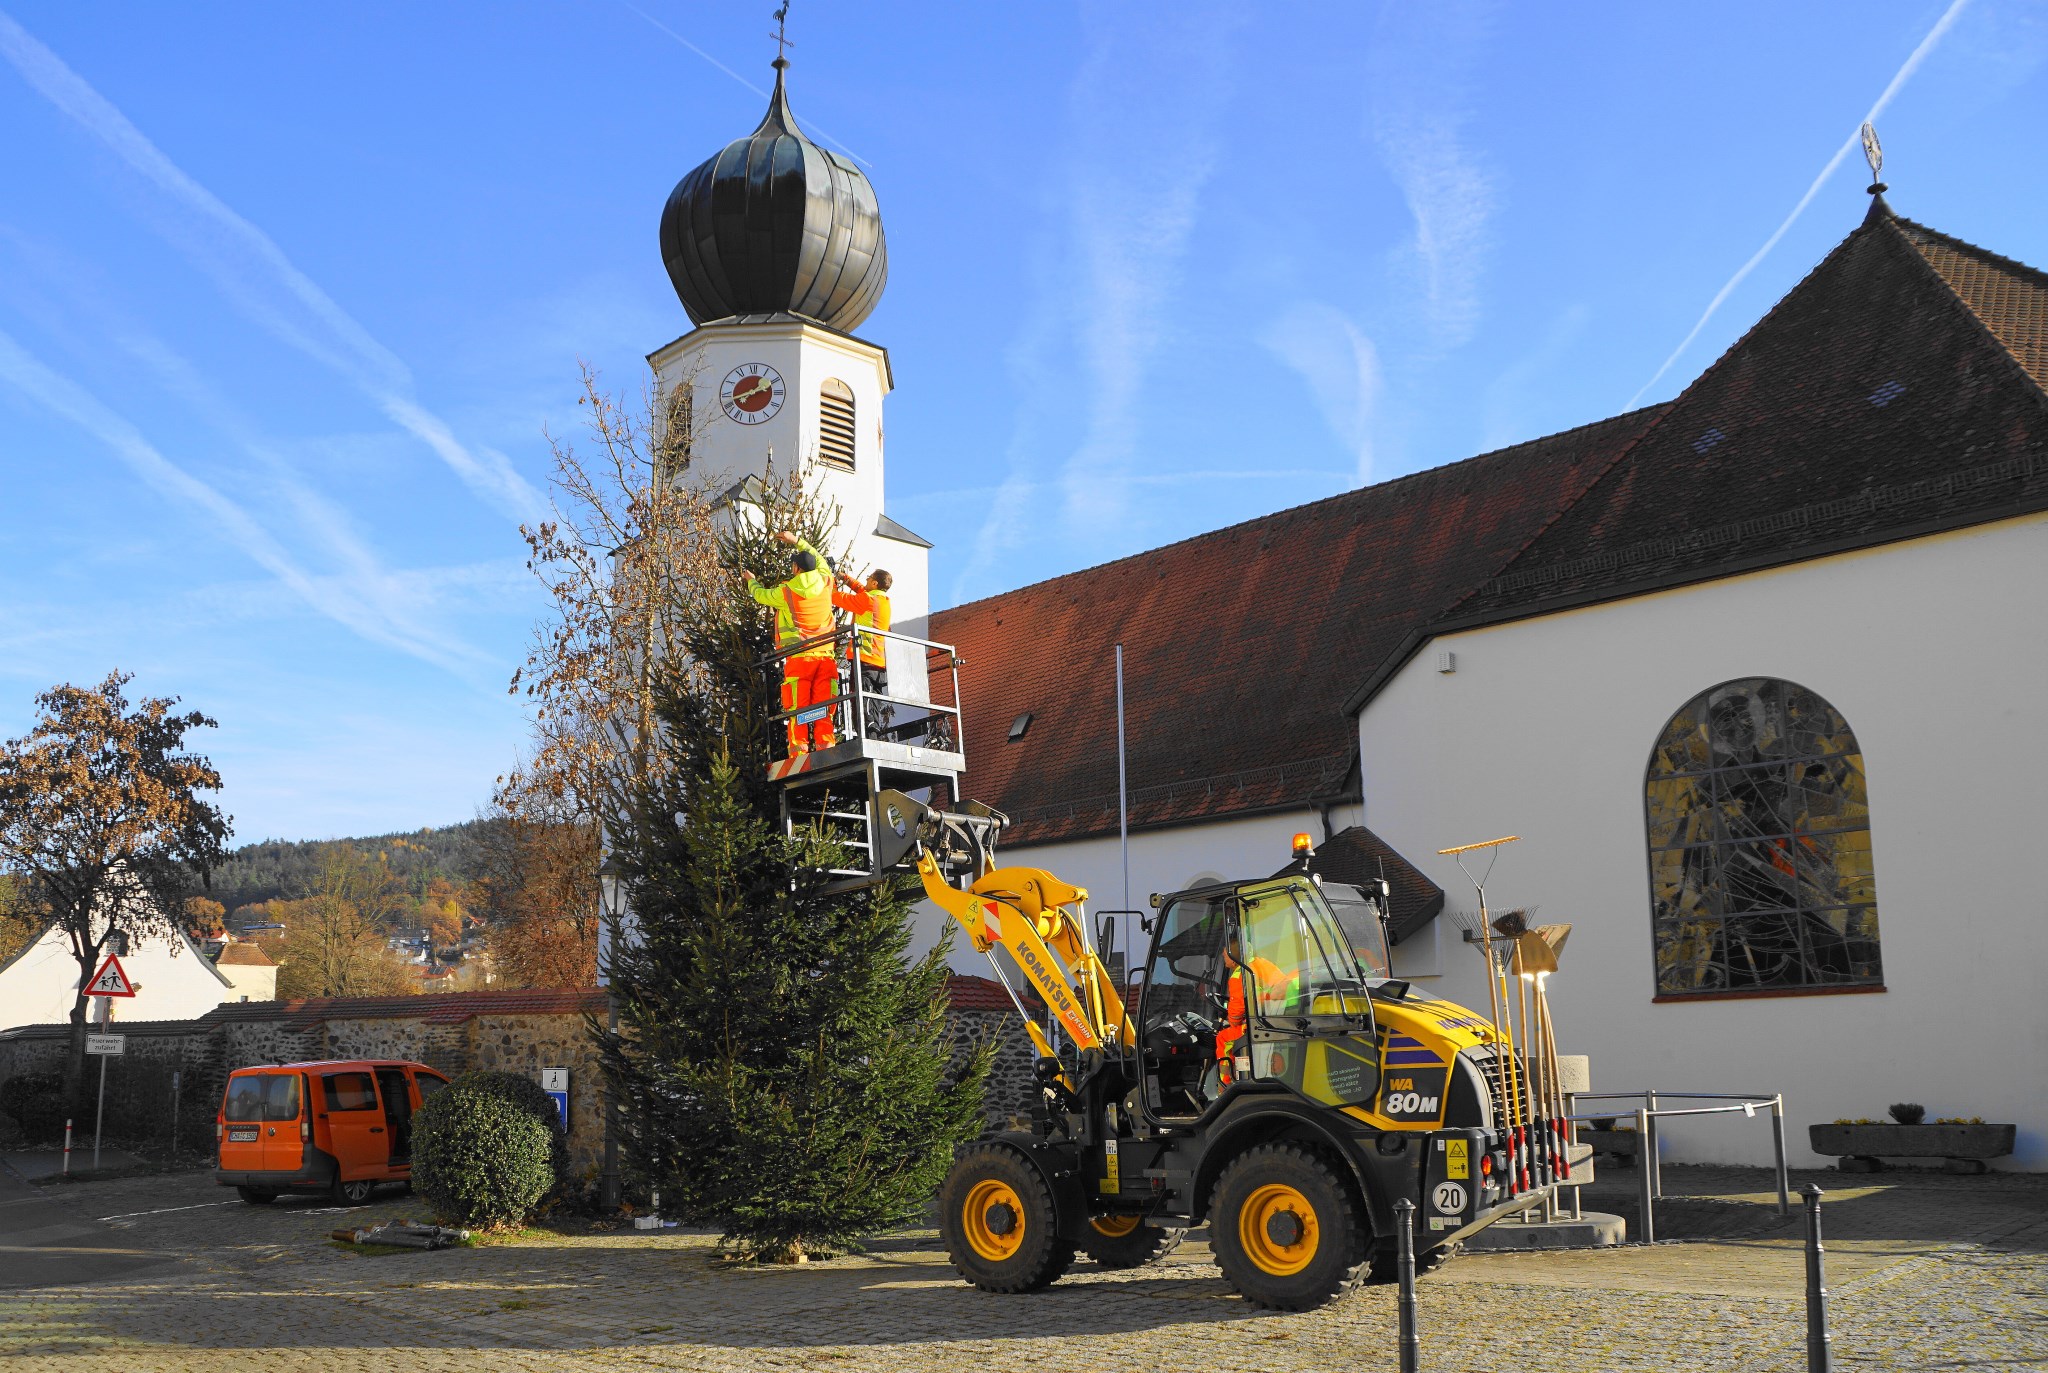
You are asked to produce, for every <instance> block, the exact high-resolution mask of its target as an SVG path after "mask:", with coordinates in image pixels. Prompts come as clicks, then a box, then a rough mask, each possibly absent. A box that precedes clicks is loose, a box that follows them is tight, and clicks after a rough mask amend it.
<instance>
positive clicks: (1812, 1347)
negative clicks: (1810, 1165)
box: [1799, 1182, 1835, 1373]
mask: <svg viewBox="0 0 2048 1373" xmlns="http://www.w3.org/2000/svg"><path fill="white" fill-rule="evenodd" d="M1799 1194H1800V1195H1801V1196H1803V1197H1805V1198H1806V1369H1807V1373H1833V1370H1834V1367H1835V1349H1834V1336H1832V1335H1830V1334H1829V1333H1828V1289H1827V1279H1826V1275H1825V1273H1824V1271H1823V1270H1822V1267H1821V1252H1822V1251H1821V1244H1820V1199H1821V1190H1820V1188H1819V1186H1817V1185H1816V1184H1814V1183H1811V1182H1809V1183H1807V1184H1806V1186H1804V1187H1802V1188H1800V1189H1799Z"/></svg>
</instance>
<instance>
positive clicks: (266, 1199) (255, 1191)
mask: <svg viewBox="0 0 2048 1373" xmlns="http://www.w3.org/2000/svg"><path fill="white" fill-rule="evenodd" d="M235 1191H237V1192H239V1193H240V1194H241V1196H242V1200H243V1201H246V1202H248V1203H249V1204H250V1205H251V1206H268V1205H270V1203H271V1202H273V1201H276V1200H277V1193H275V1192H273V1191H271V1190H270V1189H269V1188H268V1187H237V1188H236V1189H235Z"/></svg>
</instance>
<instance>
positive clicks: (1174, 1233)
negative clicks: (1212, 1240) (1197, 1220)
mask: <svg viewBox="0 0 2048 1373" xmlns="http://www.w3.org/2000/svg"><path fill="white" fill-rule="evenodd" d="M1187 1233H1188V1232H1187V1231H1186V1230H1185V1229H1178V1228H1176V1229H1172V1230H1168V1229H1163V1228H1162V1227H1160V1226H1157V1225H1147V1224H1145V1222H1144V1221H1143V1220H1142V1219H1140V1218H1139V1217H1137V1216H1090V1217H1089V1218H1088V1229H1087V1231H1086V1232H1085V1233H1083V1234H1082V1236H1081V1252H1082V1253H1084V1254H1086V1255H1087V1256H1088V1257H1089V1258H1091V1259H1094V1260H1095V1262H1096V1263H1097V1264H1098V1265H1099V1266H1101V1267H1103V1268H1143V1267H1144V1266H1145V1265H1146V1264H1148V1263H1157V1262H1159V1260H1161V1259H1163V1258H1165V1257H1166V1256H1167V1255H1168V1254H1171V1253H1172V1252H1173V1251H1174V1250H1176V1249H1178V1248H1180V1242H1181V1241H1182V1240H1183V1239H1185V1238H1186V1237H1187Z"/></svg>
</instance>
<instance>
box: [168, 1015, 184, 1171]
mask: <svg viewBox="0 0 2048 1373" xmlns="http://www.w3.org/2000/svg"><path fill="white" fill-rule="evenodd" d="M179 1047H180V1048H183V1047H184V1046H183V1044H182V1043H181V1044H180V1045H179ZM178 1078H179V1073H178V1070H177V1069H176V1068H173V1069H171V1158H172V1159H174V1160H175V1159H176V1158H177V1157H178V1085H179V1084H178Z"/></svg>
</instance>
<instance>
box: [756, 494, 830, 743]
mask: <svg viewBox="0 0 2048 1373" xmlns="http://www.w3.org/2000/svg"><path fill="white" fill-rule="evenodd" d="M775 537H776V540H777V541H778V542H780V543H783V544H786V545H788V546H789V548H790V549H791V550H792V551H791V553H790V555H789V580H788V581H786V582H783V583H781V584H780V585H778V586H763V585H762V584H761V583H760V582H758V581H756V580H755V579H754V574H753V573H751V572H749V573H747V574H745V575H746V579H747V594H748V595H750V596H752V597H753V598H754V599H755V600H756V601H758V602H760V603H761V604H762V605H765V606H769V607H771V608H773V610H774V611H775V647H776V648H777V649H778V650H786V649H789V648H791V647H792V646H794V645H796V644H800V643H803V642H804V641H805V640H806V639H817V638H820V637H821V636H824V635H828V634H830V633H831V632H832V627H833V621H832V577H831V575H830V574H829V573H828V572H826V570H825V556H824V555H823V554H822V553H820V552H818V550H817V549H815V548H813V547H811V546H810V544H808V543H806V542H804V540H802V539H800V538H798V537H797V536H796V535H794V534H792V533H790V532H789V531H788V530H787V529H780V530H777V531H776V533H775ZM838 694H839V665H838V661H837V658H836V656H835V655H834V654H833V652H832V641H831V640H830V639H825V641H824V642H823V643H817V644H812V645H811V646H810V647H809V648H806V649H804V650H803V651H802V652H800V653H793V654H791V655H790V656H789V657H787V658H785V659H783V660H782V708H783V709H784V710H789V711H797V712H802V711H803V710H804V708H805V707H807V706H812V705H816V704H817V703H818V702H820V701H829V700H831V699H832V698H833V697H834V696H836V695H838ZM838 741H839V736H838V731H837V730H836V729H834V727H833V724H832V710H831V708H830V707H827V708H826V709H825V711H824V714H823V717H822V718H821V719H819V720H817V721H816V722H814V723H811V724H805V723H803V721H802V718H801V714H800V713H799V714H796V715H791V716H790V717H789V756H790V757H792V758H796V757H799V756H801V755H803V754H806V753H809V752H810V751H811V750H812V749H813V748H818V749H828V748H831V747H832V746H833V745H834V744H835V743H837V742H838Z"/></svg>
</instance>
